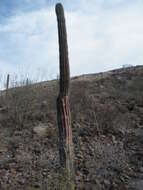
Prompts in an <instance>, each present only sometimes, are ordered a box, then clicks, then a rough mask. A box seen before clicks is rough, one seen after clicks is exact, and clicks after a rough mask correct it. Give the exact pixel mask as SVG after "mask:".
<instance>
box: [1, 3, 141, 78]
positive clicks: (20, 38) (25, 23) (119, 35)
mask: <svg viewBox="0 0 143 190" xmlns="http://www.w3.org/2000/svg"><path fill="white" fill-rule="evenodd" d="M56 2H62V3H63V6H64V8H65V16H66V24H67V33H68V46H69V61H70V68H71V75H72V76H75V75H80V74H86V73H97V72H103V71H107V70H110V69H115V68H119V67H122V65H125V64H131V65H142V64H143V1H142V0H71V1H69V0H61V1H56V0H1V1H0V76H4V75H6V74H7V73H9V74H10V75H18V77H21V76H22V75H24V77H25V76H28V77H30V78H32V79H37V80H49V79H53V78H56V77H57V75H58V73H59V60H58V56H59V55H58V54H59V52H58V32H57V21H56V15H55V4H56Z"/></svg>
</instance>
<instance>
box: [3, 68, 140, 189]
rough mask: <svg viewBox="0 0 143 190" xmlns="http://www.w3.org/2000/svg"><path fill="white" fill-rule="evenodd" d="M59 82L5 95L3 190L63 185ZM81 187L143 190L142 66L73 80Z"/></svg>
mask: <svg viewBox="0 0 143 190" xmlns="http://www.w3.org/2000/svg"><path fill="white" fill-rule="evenodd" d="M57 93H58V82H57V81H56V80H53V81H50V82H44V83H40V84H37V85H32V86H31V85H29V86H28V87H20V88H15V89H11V90H10V91H9V96H8V97H5V95H4V92H3V93H2V95H1V97H0V190H49V189H51V190H54V189H55V190H56V189H59V183H62V181H59V177H58V176H59V168H60V166H59V155H58V132H57V121H56V119H57V116H56V105H55V104H56V97H57ZM70 105H71V116H72V131H73V144H74V145H73V146H74V147H73V148H74V154H75V158H74V163H75V174H76V175H75V184H76V189H78V190H143V67H141V66H140V67H139V66H138V67H131V68H126V69H119V70H114V71H110V72H106V73H100V74H91V75H83V76H79V77H74V78H72V80H71V90H70ZM63 189H64V188H63Z"/></svg>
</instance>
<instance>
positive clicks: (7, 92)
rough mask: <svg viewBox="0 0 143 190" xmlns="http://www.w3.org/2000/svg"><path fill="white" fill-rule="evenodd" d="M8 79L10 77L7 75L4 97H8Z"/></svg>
mask: <svg viewBox="0 0 143 190" xmlns="http://www.w3.org/2000/svg"><path fill="white" fill-rule="evenodd" d="M9 78H10V75H9V74H8V75H7V80H6V97H8V89H9Z"/></svg>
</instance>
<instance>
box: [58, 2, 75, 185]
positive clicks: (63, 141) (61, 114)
mask: <svg viewBox="0 0 143 190" xmlns="http://www.w3.org/2000/svg"><path fill="white" fill-rule="evenodd" d="M56 15H57V22H58V36H59V59H60V91H59V96H58V98H57V119H58V129H59V154H60V164H61V166H62V168H65V169H66V172H67V173H68V176H70V177H72V179H73V174H74V170H73V147H72V130H71V120H70V119H71V118H70V106H69V97H68V94H69V83H70V69H69V59H68V45H67V33H66V25H65V17H64V9H63V6H62V5H61V4H60V3H58V4H57V5H56ZM72 179H70V180H72ZM72 189H73V187H72Z"/></svg>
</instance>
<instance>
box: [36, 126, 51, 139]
mask: <svg viewBox="0 0 143 190" xmlns="http://www.w3.org/2000/svg"><path fill="white" fill-rule="evenodd" d="M48 128H49V127H48V126H47V125H42V124H40V125H38V126H36V127H34V128H33V132H34V133H35V134H36V135H38V136H39V137H46V136H47V130H48Z"/></svg>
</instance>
